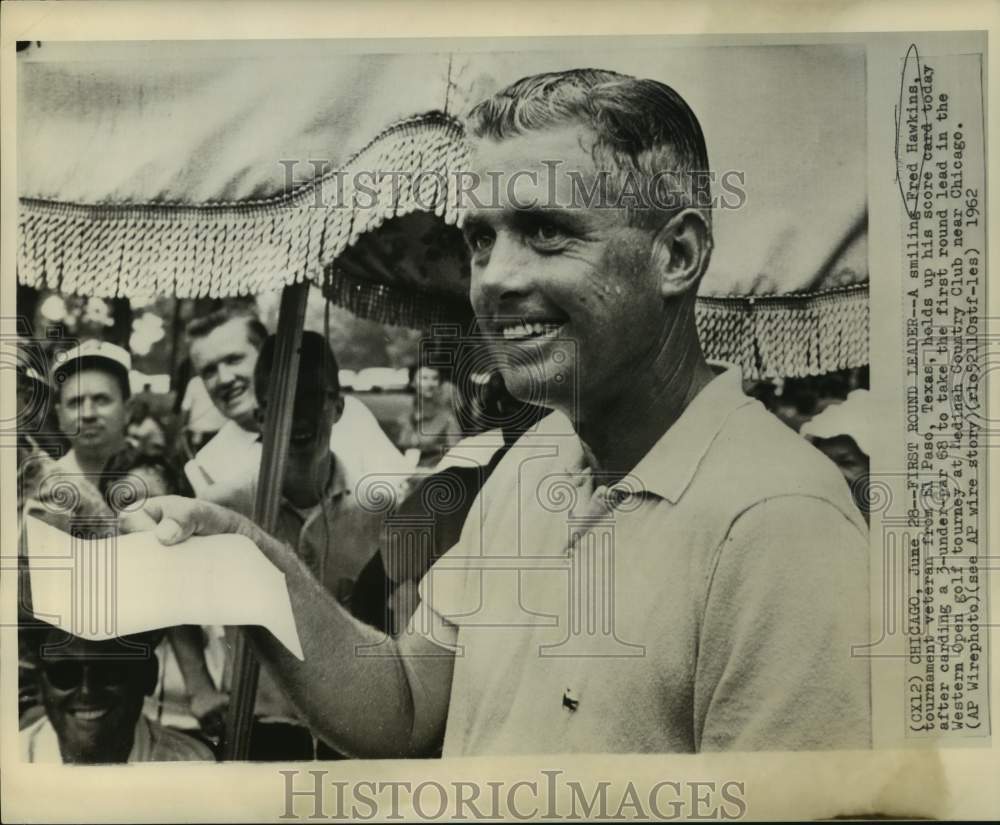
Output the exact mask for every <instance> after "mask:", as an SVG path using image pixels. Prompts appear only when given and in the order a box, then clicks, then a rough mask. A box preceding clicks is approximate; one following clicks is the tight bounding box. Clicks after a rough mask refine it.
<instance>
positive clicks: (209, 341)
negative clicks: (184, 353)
mask: <svg viewBox="0 0 1000 825" xmlns="http://www.w3.org/2000/svg"><path fill="white" fill-rule="evenodd" d="M254 351H256V347H254V345H253V343H252V342H251V341H250V334H249V331H248V330H247V324H246V321H244V320H243V319H242V318H233V319H232V320H231V321H226V323H224V324H220V325H219V326H217V327H216V328H215V329H213V330H212V331H211V332H209V333H208V334H207V335H204V336H202V337H200V338H195V339H193V340H192V341H191V346H190V348H189V353H190V356H191V363H192V364H193V365H194V367H195V369H198V370H201V369H204V368H205V367H206V366H209V365H210V364H213V363H215V362H216V361H219V360H222V359H223V358H228V357H229V356H230V355H233V354H234V353H240V354H242V353H249V352H254Z"/></svg>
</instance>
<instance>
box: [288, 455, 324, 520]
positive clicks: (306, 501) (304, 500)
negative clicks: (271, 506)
mask: <svg viewBox="0 0 1000 825" xmlns="http://www.w3.org/2000/svg"><path fill="white" fill-rule="evenodd" d="M335 466H336V459H335V458H334V456H333V453H329V458H328V459H327V460H324V461H322V462H320V464H319V465H318V466H317V469H316V474H315V476H314V477H313V479H311V480H309V481H308V482H307V483H304V484H295V483H286V484H285V486H284V489H283V490H282V494H283V495H284V496H285V498H286V499H287V500H288V503H289V504H291V505H292V506H293V507H297V508H299V509H300V510H304V509H307V508H309V507H315V506H316V505H317V504H319V502H320V501H321V500H322V498H323V497H324V496H325V495H326V494H327V492H328V490H329V488H330V485H331V484H332V483H333V474H334V469H335Z"/></svg>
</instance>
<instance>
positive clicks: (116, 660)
mask: <svg viewBox="0 0 1000 825" xmlns="http://www.w3.org/2000/svg"><path fill="white" fill-rule="evenodd" d="M161 635H162V634H161V633H147V634H142V635H139V636H132V637H122V638H116V639H109V640H106V641H99V642H95V641H88V640H86V639H82V638H80V637H78V636H73V635H71V634H69V633H66V632H65V631H62V630H58V629H57V628H54V627H49V626H47V625H42V626H41V627H36V628H33V629H32V631H31V632H30V638H31V640H32V642H33V644H32V646H31V654H32V659H33V663H34V664H35V667H36V668H37V669H38V671H39V679H38V690H39V694H40V697H39V698H40V700H41V703H42V706H43V707H44V708H45V715H44V716H42V717H41V718H40V719H38V720H37V721H35V722H34V723H32V724H31V725H29V726H28V727H26V728H25V729H24V730H23V731H21V734H20V746H21V758H22V760H24V761H26V762H49V763H59V762H62V763H77V764H84V765H95V764H114V763H124V762H175V761H185V762H193V761H205V760H214V758H215V757H214V756H213V755H212V752H211V750H210V749H209V748H208V746H207V745H204V744H202V743H201V742H199V741H197V740H195V739H192V738H191V737H189V736H186V735H185V734H183V733H180V732H179V731H175V730H171V729H169V728H165V727H163V726H162V725H159V724H158V723H156V722H154V721H152V720H151V719H148V718H147V717H145V716H143V715H142V705H143V700H144V698H145V697H146V696H148V695H150V694H151V693H152V692H153V690H154V689H155V687H156V678H157V671H158V667H159V665H158V662H157V659H156V654H155V653H154V652H153V650H154V648H155V646H156V642H157V641H158V640H159V639H158V638H157V637H159V636H161Z"/></svg>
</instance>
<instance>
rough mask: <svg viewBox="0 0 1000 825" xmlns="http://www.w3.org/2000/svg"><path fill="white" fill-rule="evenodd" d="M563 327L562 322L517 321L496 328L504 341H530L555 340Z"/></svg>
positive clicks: (563, 323)
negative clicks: (540, 339)
mask: <svg viewBox="0 0 1000 825" xmlns="http://www.w3.org/2000/svg"><path fill="white" fill-rule="evenodd" d="M563 326H565V322H563V321H531V322H525V321H519V322H517V323H513V324H503V325H501V326H499V327H498V328H497V331H498V332H499V334H500V336H501V337H502V338H503V339H504V341H530V340H533V339H537V338H555V337H556V336H557V335H558V334H559V330H561V329H562V328H563Z"/></svg>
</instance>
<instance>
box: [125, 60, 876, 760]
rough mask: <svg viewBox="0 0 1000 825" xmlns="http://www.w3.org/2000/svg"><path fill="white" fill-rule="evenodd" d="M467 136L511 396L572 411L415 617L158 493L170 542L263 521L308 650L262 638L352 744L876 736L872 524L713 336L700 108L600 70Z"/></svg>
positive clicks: (534, 443) (156, 509) (518, 472)
mask: <svg viewBox="0 0 1000 825" xmlns="http://www.w3.org/2000/svg"><path fill="white" fill-rule="evenodd" d="M468 132H469V135H470V139H471V143H472V146H471V148H472V155H471V158H472V162H471V170H470V171H471V172H472V174H473V176H474V177H473V182H474V183H475V187H474V188H473V189H472V190H471V193H470V197H469V198H468V199H467V200H466V202H465V204H463V205H464V206H466V210H465V214H464V220H463V224H462V232H463V235H464V236H465V239H466V243H467V245H468V248H469V254H470V261H471V273H470V275H471V279H470V289H471V300H472V305H473V308H474V309H475V312H476V316H477V319H478V322H479V327H480V329H481V330H482V331H483V333H484V334H485V335H486V336H487V338H488V339H489V342H490V347H491V350H492V351H493V354H494V357H495V358H496V360H497V361H498V362H499V364H500V370H501V372H502V374H503V378H504V381H505V383H506V385H507V388H508V390H509V391H510V393H511V394H512V395H513V396H514V397H515V398H518V399H520V400H522V401H533V402H534V403H537V404H540V405H543V406H546V407H549V408H551V409H553V410H554V412H553V413H552V414H551V415H550V416H548V417H547V418H545V419H543V420H542V422H541V423H540V424H539V426H538V427H537V428H535V429H534V431H529V432H528V433H526V434H525V435H524V436H522V438H521V439H519V440H518V442H517V443H515V444H514V445H513V446H512V447H511V449H510V450H509V451H508V453H507V454H506V455H505V456H504V458H503V459H502V460H501V461H500V463H499V465H498V466H497V467H496V469H495V470H494V472H493V473H492V474H491V476H490V478H489V480H488V481H487V482H486V484H485V485H484V486H483V488H482V491H481V492H480V495H479V497H478V498H477V500H476V502H474V504H473V506H472V508H471V510H470V512H469V516H468V518H467V519H466V521H465V525H464V528H463V531H462V535H461V537H460V539H459V541H458V544H457V545H456V546H455V547H453V548H452V550H451V551H449V552H448V553H446V554H445V556H444V557H442V558H441V559H439V560H438V561H437V562H436V564H435V565H434V566H433V567H432V568H431V569H430V571H429V572H428V574H427V575H426V576H425V577H424V579H423V581H422V583H421V585H420V593H421V597H422V599H423V605H424V609H423V610H421V611H418V613H417V614H416V615H415V617H414V619H413V620H412V621H411V623H410V626H409V628H408V629H407V632H405V633H403V634H402V635H401V636H400V637H399V638H398V639H389V640H385V639H383V638H381V637H380V636H379V635H378V634H376V633H373V632H372V631H371V630H370V629H369V628H366V627H365V626H363V625H362V624H360V623H359V622H357V621H356V620H354V619H353V618H352V617H351V616H350V615H348V614H347V612H346V611H345V610H343V608H342V607H341V606H339V605H338V604H337V603H336V601H335V600H334V599H332V598H330V597H328V596H327V594H325V593H324V592H323V591H322V589H321V588H320V587H319V586H317V585H316V584H315V583H313V582H311V581H310V580H309V577H308V576H307V575H306V573H305V571H304V570H303V568H302V565H301V563H300V562H299V561H298V559H297V558H295V557H294V555H293V554H290V553H289V552H288V550H287V548H285V547H283V546H282V545H281V544H280V543H279V542H277V541H275V540H274V539H272V538H271V537H269V536H267V535H265V534H264V533H263V532H262V531H260V530H259V529H258V528H256V527H255V526H254V525H252V524H250V523H249V522H247V521H246V520H245V519H242V518H240V517H239V516H238V515H236V514H234V513H231V512H230V511H226V510H224V509H220V508H216V507H212V506H210V505H208V504H202V503H194V504H192V503H191V502H187V501H183V500H180V499H169V498H163V499H159V500H156V501H153V502H150V503H149V504H148V505H147V509H146V515H147V516H148V517H149V518H150V520H152V521H154V522H156V523H157V527H156V530H157V535H158V536H159V537H160V540H161V541H163V542H164V543H166V544H172V543H175V542H177V541H180V540H182V539H184V538H185V537H186V536H188V535H191V534H192V533H202V534H213V533H230V532H235V533H240V534H242V535H246V536H248V537H250V538H251V539H252V540H253V541H254V542H255V543H256V544H257V546H258V547H259V548H260V550H261V551H262V552H263V553H264V554H265V555H266V556H267V557H268V558H269V559H270V560H271V561H273V562H274V563H275V564H276V565H277V566H278V567H279V568H280V569H281V570H282V571H283V572H284V573H285V576H286V581H287V582H288V586H289V590H290V592H291V596H292V604H293V606H294V610H295V615H296V624H297V626H298V627H299V631H300V637H301V640H302V646H303V650H304V653H305V659H304V661H301V662H300V661H298V660H296V659H295V658H294V657H292V656H291V655H289V654H288V653H287V652H285V651H284V650H283V649H282V647H281V645H280V644H279V643H277V642H276V640H274V639H273V638H272V637H271V636H270V635H269V634H268V633H266V632H259V631H254V630H251V631H250V632H251V637H252V638H253V639H254V642H255V646H256V648H257V650H258V653H259V654H260V656H261V658H262V659H263V661H264V662H265V664H266V665H267V666H269V667H270V668H271V672H272V674H273V675H274V676H275V677H276V678H277V679H278V680H279V681H280V682H281V683H282V684H283V686H284V687H285V689H286V690H287V691H288V693H289V695H290V696H291V698H292V700H293V701H294V702H295V703H296V705H297V706H298V707H299V708H301V709H302V710H303V711H304V712H305V714H306V715H307V717H308V719H309V721H310V723H311V725H312V726H313V727H314V728H315V729H318V730H319V731H321V732H322V734H323V736H324V737H325V738H326V739H327V740H328V741H330V743H331V744H333V745H335V746H337V747H338V749H341V750H343V751H345V752H347V753H351V754H355V755H358V756H369V757H398V756H422V755H428V754H430V753H433V752H434V751H435V749H436V748H438V747H442V746H443V754H444V756H446V757H447V756H462V755H489V754H511V753H541V752H546V753H556V752H577V753H579V752H596V753H607V752H617V753H629V752H647V753H663V752H703V751H714V750H734V751H756V750H793V749H802V750H815V749H824V748H866V747H869V746H870V744H871V730H870V725H871V716H870V714H871V709H870V688H869V680H868V662H867V660H866V659H865V658H863V657H861V656H856V655H855V654H854V653H853V646H855V645H857V646H860V645H865V644H866V643H867V642H868V641H869V638H868V611H869V601H868V555H867V544H866V542H867V532H866V529H865V525H864V522H863V520H862V519H861V518H860V515H859V514H858V512H857V510H856V508H855V507H854V505H853V503H852V501H851V499H850V495H849V491H848V489H847V485H846V484H845V483H844V481H843V478H842V477H841V476H840V474H839V473H838V472H837V470H836V468H835V467H834V466H833V465H832V464H831V463H830V462H829V461H828V460H827V459H825V458H824V457H823V456H822V455H821V454H820V453H818V452H817V451H816V450H814V449H813V448H812V447H810V446H809V445H808V444H807V443H805V442H804V441H803V440H802V439H801V438H799V437H798V436H797V435H796V434H795V433H793V432H792V431H790V430H788V429H787V428H786V427H784V425H782V424H781V423H780V422H778V421H777V420H776V419H775V418H774V417H773V416H771V415H770V414H769V413H768V412H767V411H766V410H765V409H764V408H763V407H762V406H761V405H760V404H759V403H758V402H756V401H753V400H752V399H749V398H747V397H746V396H745V395H744V394H743V392H742V389H741V382H740V376H739V373H738V371H737V370H735V369H732V368H730V369H725V368H724V367H723V366H722V365H710V364H709V363H708V362H707V361H706V359H705V356H704V354H703V352H702V349H701V345H700V342H699V339H698V332H697V326H696V323H695V298H696V294H697V289H698V284H699V282H700V280H701V277H702V275H703V274H704V272H705V270H706V269H707V267H708V264H709V258H710V256H711V249H712V223H711V212H710V209H709V204H708V203H707V202H706V198H705V194H706V192H705V190H704V187H705V185H706V184H707V181H708V180H709V177H708V173H709V168H708V153H707V149H706V146H705V140H704V137H703V135H702V131H701V126H700V124H699V123H698V120H697V118H696V116H695V114H694V113H693V112H692V110H691V109H690V107H689V106H688V105H687V103H686V102H685V101H684V100H683V99H682V98H681V97H680V95H678V94H677V93H676V92H675V91H674V90H673V89H671V88H670V87H668V86H666V85H664V84H662V83H658V82H656V81H652V80H641V79H637V78H633V77H628V76H625V75H621V74H617V73H615V72H608V71H602V70H597V69H577V70H570V71H565V72H553V73H548V74H542V75H537V76H533V77H527V78H524V79H522V80H520V81H518V82H516V83H514V84H512V85H511V86H510V87H508V88H506V89H504V90H502V91H500V92H498V93H497V94H496V95H494V96H493V97H491V98H490V99H488V100H486V101H484V102H483V103H481V104H479V105H478V106H476V107H475V109H474V110H473V111H472V113H471V114H470V116H469V124H468ZM498 184H499V185H498ZM623 193H625V195H626V196H624V197H623V196H622V195H623ZM616 197H617V198H618V199H617V200H616ZM444 506H446V505H442V508H443V507H444ZM439 509H440V508H439ZM137 526H139V525H137ZM147 526H148V522H147ZM375 645H379V646H380V647H379V653H380V654H381V655H378V656H365V655H362V653H360V652H359V651H364V650H365V649H366V648H369V649H370V648H371V647H372V646H375Z"/></svg>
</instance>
